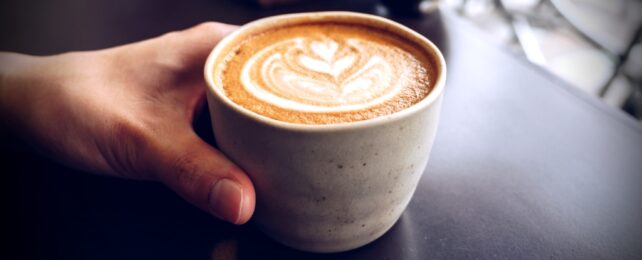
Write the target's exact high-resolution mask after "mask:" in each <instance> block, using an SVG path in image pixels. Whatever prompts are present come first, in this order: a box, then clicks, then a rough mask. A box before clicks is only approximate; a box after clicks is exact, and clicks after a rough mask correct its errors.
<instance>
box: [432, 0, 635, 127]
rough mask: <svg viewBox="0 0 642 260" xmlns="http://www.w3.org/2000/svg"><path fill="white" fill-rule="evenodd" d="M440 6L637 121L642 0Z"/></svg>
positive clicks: (470, 1) (478, 1)
mask: <svg viewBox="0 0 642 260" xmlns="http://www.w3.org/2000/svg"><path fill="white" fill-rule="evenodd" d="M441 4H442V6H443V7H444V8H445V9H450V10H453V11H455V12H456V13H457V14H459V15H460V16H461V17H463V18H464V19H466V20H468V21H470V22H471V23H473V24H475V26H476V27H478V28H480V29H481V30H483V31H484V32H485V33H486V34H488V35H489V37H490V38H491V39H493V40H494V41H496V43H497V44H500V45H503V46H505V47H506V48H508V49H509V50H510V51H512V52H514V53H516V54H518V55H522V56H524V57H525V58H526V59H528V60H529V61H530V62H532V63H535V64H537V65H538V66H541V67H542V68H543V69H545V70H546V71H549V72H550V73H552V74H554V75H556V76H557V77H559V78H561V79H563V80H564V81H566V82H568V83H569V84H570V85H573V86H575V87H577V88H579V89H581V90H583V91H585V92H587V93H589V94H591V95H593V96H596V97H598V98H599V99H601V100H602V101H603V102H605V103H607V104H609V105H610V106H613V107H616V108H620V109H623V110H624V111H626V112H627V113H628V114H629V115H631V116H633V117H635V118H636V119H637V120H638V121H640V120H641V118H642V117H641V115H642V87H641V82H642V42H641V39H642V36H641V35H640V28H641V26H640V25H641V23H642V1H639V0H608V1H604V0H442V3H441ZM424 5H426V4H424ZM500 69H501V68H500Z"/></svg>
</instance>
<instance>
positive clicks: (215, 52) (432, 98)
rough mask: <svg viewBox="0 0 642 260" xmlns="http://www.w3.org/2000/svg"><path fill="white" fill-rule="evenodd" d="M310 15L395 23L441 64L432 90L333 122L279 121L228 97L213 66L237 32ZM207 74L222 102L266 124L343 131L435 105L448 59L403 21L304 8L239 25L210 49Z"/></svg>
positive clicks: (322, 17)
mask: <svg viewBox="0 0 642 260" xmlns="http://www.w3.org/2000/svg"><path fill="white" fill-rule="evenodd" d="M311 16H314V17H316V18H317V19H332V17H337V16H340V17H351V18H357V19H365V20H375V21H376V22H379V23H383V24H388V25H391V26H393V27H395V29H399V30H401V31H403V32H404V33H406V34H408V35H410V36H411V37H414V38H415V40H417V41H419V42H421V43H423V44H425V45H422V46H421V48H424V49H426V50H429V51H430V52H431V53H433V54H434V56H435V57H434V58H435V59H434V60H435V62H436V63H437V65H438V66H439V68H438V69H439V71H438V73H437V81H436V82H435V84H434V85H433V89H432V90H430V93H428V96H426V97H425V98H424V99H422V100H421V101H419V102H417V103H416V104H414V105H412V106H410V107H407V108H405V109H402V110H400V111H397V112H394V113H392V114H389V115H384V116H378V117H375V118H370V119H366V120H360V121H352V122H340V123H332V124H304V123H293V122H285V121H280V120H277V119H273V118H270V117H267V116H264V115H261V114H258V113H256V112H254V111H251V110H249V109H247V108H245V107H243V106H241V105H239V104H236V103H235V102H234V101H232V100H231V99H230V98H228V97H227V96H226V95H225V93H223V88H221V87H217V86H216V80H215V79H214V73H213V72H214V67H215V65H216V64H215V62H216V60H217V58H218V57H220V56H221V55H224V53H222V52H223V51H224V50H225V49H226V47H227V45H229V44H230V43H233V42H234V40H236V38H237V37H238V35H240V34H241V33H242V32H243V31H247V30H250V29H255V28H256V29H258V28H260V27H264V26H267V27H269V26H270V24H273V22H276V21H278V20H282V19H292V18H301V17H311ZM375 26H376V25H375ZM204 74H205V81H206V83H207V88H208V89H207V90H208V91H209V92H213V95H212V96H213V97H215V98H217V99H218V100H219V101H220V102H222V103H223V104H225V105H226V106H228V107H229V108H231V109H232V110H234V111H235V112H237V113H239V114H241V115H244V116H245V117H248V118H250V119H251V120H253V121H255V122H259V123H262V124H264V125H269V126H272V127H276V128H281V129H288V130H297V131H306V132H308V131H312V132H316V131H333V130H336V131H341V130H348V129H359V128H367V127H373V126H377V125H381V124H387V123H390V122H394V121H398V120H401V119H403V118H406V117H409V116H411V115H412V114H415V113H418V112H419V111H421V110H424V109H427V108H428V107H430V105H432V104H433V103H435V102H436V101H437V99H438V98H439V97H440V96H441V94H442V92H443V89H444V87H445V83H446V61H445V59H444V57H443V54H442V53H441V51H440V50H439V48H437V46H436V45H435V44H434V43H433V42H432V41H430V40H428V39H427V38H426V37H424V36H423V35H421V34H419V33H418V32H415V31H414V30H412V29H410V28H408V27H406V26H404V25H402V24H400V23H397V22H395V21H392V20H390V19H387V18H383V17H379V16H375V15H370V14H363V13H356V12H348V11H323V12H304V13H293V14H282V15H276V16H270V17H265V18H261V19H258V20H254V21H252V22H249V23H247V24H245V25H243V26H241V27H240V28H239V29H237V30H236V31H234V32H232V33H231V34H229V35H227V36H226V37H225V38H223V39H222V40H221V41H220V42H219V43H218V44H217V45H216V46H215V47H214V48H213V49H212V51H211V52H210V54H209V56H208V57H207V60H206V62H205V68H204Z"/></svg>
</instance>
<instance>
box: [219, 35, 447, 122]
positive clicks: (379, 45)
mask: <svg viewBox="0 0 642 260" xmlns="http://www.w3.org/2000/svg"><path fill="white" fill-rule="evenodd" d="M230 53H231V54H230V55H229V56H228V57H227V58H226V59H227V60H226V63H225V64H224V66H223V70H222V76H221V78H222V85H223V89H224V91H225V94H226V96H227V97H229V98H230V99H231V100H232V101H234V102H235V103H237V104H239V105H241V106H242V107H244V108H246V109H249V110H251V111H253V112H255V113H258V114H261V115H263V116H267V117H270V118H273V119H277V120H280V121H286V122H293V123H304V124H331V123H341V122H351V121H359V120H366V119H370V118H374V117H378V116H383V115H387V114H391V113H394V112H396V111H399V110H402V109H405V108H407V107H409V106H411V105H413V104H415V103H417V102H419V101H420V100H421V99H423V98H424V97H425V96H426V95H427V94H428V92H429V91H430V83H431V81H430V80H431V78H430V75H431V73H434V72H433V69H432V68H431V66H430V60H429V59H428V58H426V57H425V56H426V54H423V53H422V52H421V51H420V50H419V48H417V47H415V46H414V45H413V44H412V43H410V42H407V41H404V40H403V39H401V38H400V37H396V36H394V35H389V34H387V33H386V32H384V31H380V30H377V29H373V28H368V27H367V26H361V25H347V24H336V23H328V24H323V23H319V24H304V25H294V26H292V27H283V28H278V29H276V30H270V31H266V32H263V33H260V34H257V35H254V36H252V37H249V38H247V39H245V40H244V41H241V42H240V43H239V44H238V45H237V46H236V49H234V50H232V51H230Z"/></svg>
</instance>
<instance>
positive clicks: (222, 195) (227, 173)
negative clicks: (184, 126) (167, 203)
mask: <svg viewBox="0 0 642 260" xmlns="http://www.w3.org/2000/svg"><path fill="white" fill-rule="evenodd" d="M172 139H173V140H172V145H171V147H167V148H166V149H163V150H164V151H165V154H164V155H163V156H162V157H163V158H162V162H159V164H158V167H159V169H158V170H157V172H159V173H160V175H159V176H160V180H161V181H162V182H163V183H165V185H167V186H168V187H170V188H171V189H173V190H174V191H175V192H176V193H178V194H179V195H180V196H181V197H183V198H184V199H185V200H187V201H189V202H190V203H192V204H194V205H195V206H197V207H199V208H201V209H203V210H205V211H207V212H209V213H211V214H212V215H214V216H216V217H218V218H220V219H223V220H226V221H228V222H231V223H234V224H237V225H240V224H243V223H246V222H247V221H248V220H249V219H250V217H251V216H252V213H253V212H254V206H255V193H254V187H253V185H252V182H251V181H250V179H249V177H248V176H247V175H246V174H245V173H244V172H243V171H242V170H241V169H240V168H239V167H237V166H236V165H235V164H234V163H232V162H231V161H230V160H228V159H227V158H226V157H225V155H223V154H222V153H221V152H219V151H218V150H216V149H214V148H213V147H211V146H210V145H208V144H207V143H205V142H204V141H203V140H202V139H200V138H199V137H198V136H197V135H196V134H195V133H193V132H190V133H186V134H184V135H183V136H182V137H180V136H179V137H177V136H174V137H173V138H172Z"/></svg>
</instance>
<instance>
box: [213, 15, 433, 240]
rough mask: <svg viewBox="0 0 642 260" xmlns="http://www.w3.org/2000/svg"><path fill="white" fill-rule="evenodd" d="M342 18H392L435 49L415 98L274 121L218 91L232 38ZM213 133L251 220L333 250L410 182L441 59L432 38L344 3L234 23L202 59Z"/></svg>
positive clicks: (417, 170)
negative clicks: (377, 113) (238, 180)
mask: <svg viewBox="0 0 642 260" xmlns="http://www.w3.org/2000/svg"><path fill="white" fill-rule="evenodd" d="M338 18H343V19H342V20H345V18H348V19H353V20H354V21H365V22H368V23H370V24H374V25H376V26H381V27H384V28H388V29H390V28H392V29H394V30H395V31H396V32H398V33H399V34H400V35H402V36H403V37H407V38H408V39H411V40H413V41H415V42H417V43H419V44H420V45H421V47H423V48H425V49H426V50H427V51H428V53H432V54H433V55H434V56H435V60H436V62H437V65H438V68H437V70H438V77H437V79H436V84H435V85H434V88H433V89H432V91H431V92H430V94H429V95H428V96H427V97H426V98H424V99H423V100H421V101H420V102H419V103H417V104H415V105H413V106H411V107H409V108H407V109H405V110H402V111H399V112H396V113H394V114H391V115H386V116H381V117H377V118H374V119H370V120H365V121H356V122H349V123H340V124H332V125H305V124H295V123H286V122H282V121H277V120H274V119H271V118H268V117H265V116H261V115H259V114H256V113H254V112H251V111H249V110H247V109H245V108H243V107H241V106H239V105H237V104H235V103H233V102H232V101H231V100H230V99H229V98H227V97H226V96H225V94H224V92H223V89H222V86H221V80H220V77H218V76H217V75H214V73H213V72H214V68H216V66H217V65H218V64H220V63H221V62H222V59H223V58H224V56H225V55H226V51H227V50H229V49H230V46H228V45H231V44H233V43H234V42H235V40H237V39H239V37H241V38H243V37H248V36H250V35H252V33H255V32H257V31H261V30H265V29H269V28H274V27H278V26H283V25H287V24H293V23H294V24H295V23H300V22H306V21H314V20H317V21H318V20H322V21H328V20H333V19H338ZM205 78H206V81H207V84H208V91H207V100H208V104H209V110H210V113H211V119H212V126H213V129H214V136H215V138H216V142H217V144H218V145H219V148H220V150H222V151H223V153H225V154H226V155H227V156H228V157H229V158H230V159H231V160H233V161H234V162H235V163H236V164H238V165H239V166H240V167H241V168H242V169H244V170H245V171H246V172H247V173H248V175H249V176H250V178H251V179H252V182H253V184H254V186H255V189H256V211H255V214H254V216H253V220H252V221H253V222H254V223H255V224H256V225H257V226H258V227H259V228H260V229H261V230H262V231H263V232H264V233H265V234H267V235H268V236H270V237H272V238H273V239H274V240H276V241H278V242H280V243H282V244H285V245H287V246H290V247H293V248H296V249H300V250H305V251H313V252H339V251H345V250H350V249H354V248H357V247H360V246H363V245H365V244H367V243H369V242H371V241H373V240H375V239H377V238H378V237H380V236H382V235H383V234H384V233H385V232H386V231H387V230H389V229H390V228H391V227H392V226H393V225H394V223H395V222H396V221H397V220H398V219H399V217H400V216H401V214H402V213H403V211H404V210H405V208H406V206H407V205H408V202H409V201H410V199H411V198H412V195H413V193H414V191H415V188H416V187H417V183H418V182H419V179H420V177H421V175H422V173H423V172H424V170H425V167H426V164H427V162H428V157H429V154H430V150H431V147H432V145H433V140H434V138H435V134H436V129H437V122H438V119H439V111H440V104H441V97H442V93H443V89H444V84H445V81H446V65H445V61H444V58H443V56H442V54H441V52H440V51H439V50H438V49H437V47H436V46H435V45H434V44H433V43H432V42H430V41H429V40H427V39H426V38H424V37H423V36H421V35H420V34H418V33H416V32H414V31H412V30H410V29H408V28H406V27H404V26H402V25H400V24H398V23H395V22H393V21H390V20H387V19H384V18H381V17H377V16H372V15H365V14H357V13H350V12H317V13H302V14H289V15H281V16H274V17H269V18H264V19H260V20H257V21H254V22H251V23H249V24H246V25H244V26H242V27H241V28H240V29H239V30H237V31H235V32H234V33H232V34H231V35H229V36H228V37H226V38H225V39H224V40H223V41H221V42H220V43H219V44H218V45H217V46H216V47H215V48H214V50H213V51H212V53H211V54H210V56H209V58H208V60H207V63H206V65H205Z"/></svg>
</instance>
